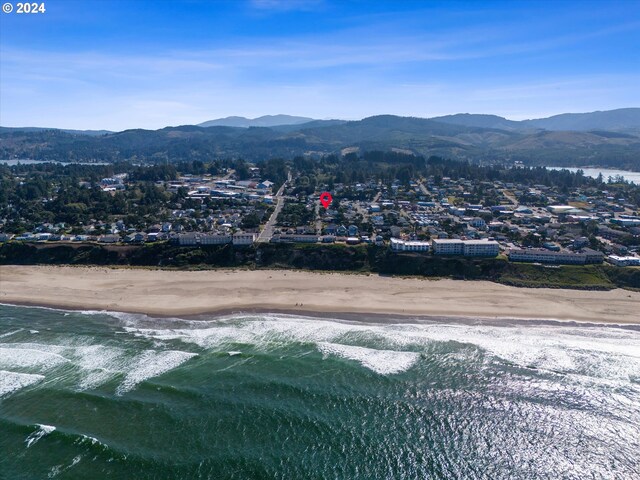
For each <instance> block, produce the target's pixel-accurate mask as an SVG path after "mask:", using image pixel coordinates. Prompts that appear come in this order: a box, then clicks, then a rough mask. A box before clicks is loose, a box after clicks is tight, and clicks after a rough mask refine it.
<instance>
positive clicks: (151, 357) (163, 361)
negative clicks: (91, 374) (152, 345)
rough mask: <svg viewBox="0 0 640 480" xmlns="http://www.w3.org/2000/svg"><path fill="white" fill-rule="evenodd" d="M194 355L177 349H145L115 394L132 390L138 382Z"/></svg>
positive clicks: (178, 364) (165, 370) (171, 368)
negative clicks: (161, 350) (159, 350)
mask: <svg viewBox="0 0 640 480" xmlns="http://www.w3.org/2000/svg"><path fill="white" fill-rule="evenodd" d="M196 355H197V354H195V353H190V352H182V351H177V350H169V351H163V352H157V351H154V350H147V351H145V352H143V353H142V354H140V355H139V356H138V357H137V359H136V360H135V362H134V364H133V365H132V367H131V369H130V370H129V371H128V372H127V374H126V376H125V378H124V380H123V381H122V383H121V384H120V385H119V386H118V388H117V389H116V394H117V395H122V394H124V393H126V392H128V391H130V390H133V389H134V388H135V387H136V386H137V385H138V384H139V383H141V382H144V381H145V380H147V379H149V378H152V377H157V376H158V375H161V374H163V373H166V372H168V371H169V370H173V369H174V368H176V367H178V366H180V365H181V364H183V363H184V362H186V361H187V360H189V359H191V358H193V357H195V356H196Z"/></svg>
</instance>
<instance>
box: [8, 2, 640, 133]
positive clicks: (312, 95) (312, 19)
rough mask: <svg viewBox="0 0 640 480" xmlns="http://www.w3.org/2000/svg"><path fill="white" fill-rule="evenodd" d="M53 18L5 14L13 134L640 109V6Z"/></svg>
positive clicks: (109, 8) (55, 12)
mask: <svg viewBox="0 0 640 480" xmlns="http://www.w3.org/2000/svg"><path fill="white" fill-rule="evenodd" d="M3 1H4V0H3ZM12 3H13V4H14V6H15V3H16V2H15V1H13V0H12ZM45 7H46V13H44V14H30V15H26V14H23V15H19V14H16V13H15V10H14V12H13V13H10V14H5V13H0V125H3V126H47V127H59V128H77V129H109V130H122V129H126V128H161V127H164V126H167V125H183V124H196V123H200V122H203V121H205V120H210V119H213V118H218V117H224V116H228V115H241V116H247V117H256V116H260V115H265V114H276V113H286V114H290V115H302V116H309V117H314V118H345V119H359V118H363V117H366V116H370V115H376V114H383V113H390V114H396V115H410V116H419V117H432V116H437V115H445V114H449V113H458V112H470V113H494V114H497V115H502V116H505V117H507V118H512V119H524V118H537V117H543V116H549V115H553V114H557V113H563V112H585V111H593V110H606V109H612V108H621V107H630V106H635V107H638V106H640V87H639V86H640V1H638V0H633V1H626V2H625V1H619V2H612V1H609V2H604V1H603V2H588V1H586V2H585V1H581V2H570V1H536V2H520V1H515V0H514V1H505V2H491V1H483V2H480V1H474V2H462V1H459V2H456V1H447V2H436V1H430V2H427V1H424V2H411V1H393V2H383V1H374V0H368V1H352V2H347V1H339V2H338V1H336V2H333V1H329V0H281V1H280V0H248V1H241V0H236V1H205V0H183V1H180V0H154V1H151V0H128V1H120V0H94V1H91V0H47V1H45Z"/></svg>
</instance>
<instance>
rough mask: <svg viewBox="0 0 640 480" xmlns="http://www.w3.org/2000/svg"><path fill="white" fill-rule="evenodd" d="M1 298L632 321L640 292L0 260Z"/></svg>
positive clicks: (639, 311)
mask: <svg viewBox="0 0 640 480" xmlns="http://www.w3.org/2000/svg"><path fill="white" fill-rule="evenodd" d="M0 302H2V303H9V304H19V305H38V306H46V307H55V308H66V309H79V310H112V311H122V312H131V313H146V314H149V315H156V316H158V315H160V316H185V315H198V314H204V313H220V312H228V311H245V310H260V311H269V310H273V311H280V312H283V311H284V312H287V311H290V312H316V313H375V314H388V315H412V316H435V317H470V318H487V319H495V318H512V319H539V320H564V321H580V322H594V323H639V324H640V293H638V292H630V291H626V290H621V289H616V290H611V291H584V290H566V289H537V288H517V287H509V286H505V285H500V284H497V283H492V282H485V281H458V280H428V279H418V278H397V277H383V276H377V275H356V274H337V273H312V272H302V271H285V270H254V271H251V270H207V271H173V270H149V269H130V268H127V269H125V268H103V267H62V266H0Z"/></svg>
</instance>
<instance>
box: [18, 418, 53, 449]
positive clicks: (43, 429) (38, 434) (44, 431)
mask: <svg viewBox="0 0 640 480" xmlns="http://www.w3.org/2000/svg"><path fill="white" fill-rule="evenodd" d="M36 426H37V428H36V430H35V431H34V432H33V433H31V434H29V436H28V437H27V438H25V440H24V441H25V443H26V444H27V448H29V447H31V445H34V444H35V443H36V442H37V441H38V440H40V439H41V438H42V437H44V436H45V435H48V434H50V433H51V432H53V431H54V430H55V429H56V427H54V426H52V425H41V424H37V425H36Z"/></svg>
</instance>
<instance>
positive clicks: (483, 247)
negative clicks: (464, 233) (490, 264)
mask: <svg viewBox="0 0 640 480" xmlns="http://www.w3.org/2000/svg"><path fill="white" fill-rule="evenodd" d="M431 245H432V247H433V253H434V254H435V255H463V256H465V257H495V256H496V255H498V253H500V244H499V243H498V242H496V241H495V240H457V239H448V238H439V239H434V240H432V241H431Z"/></svg>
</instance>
